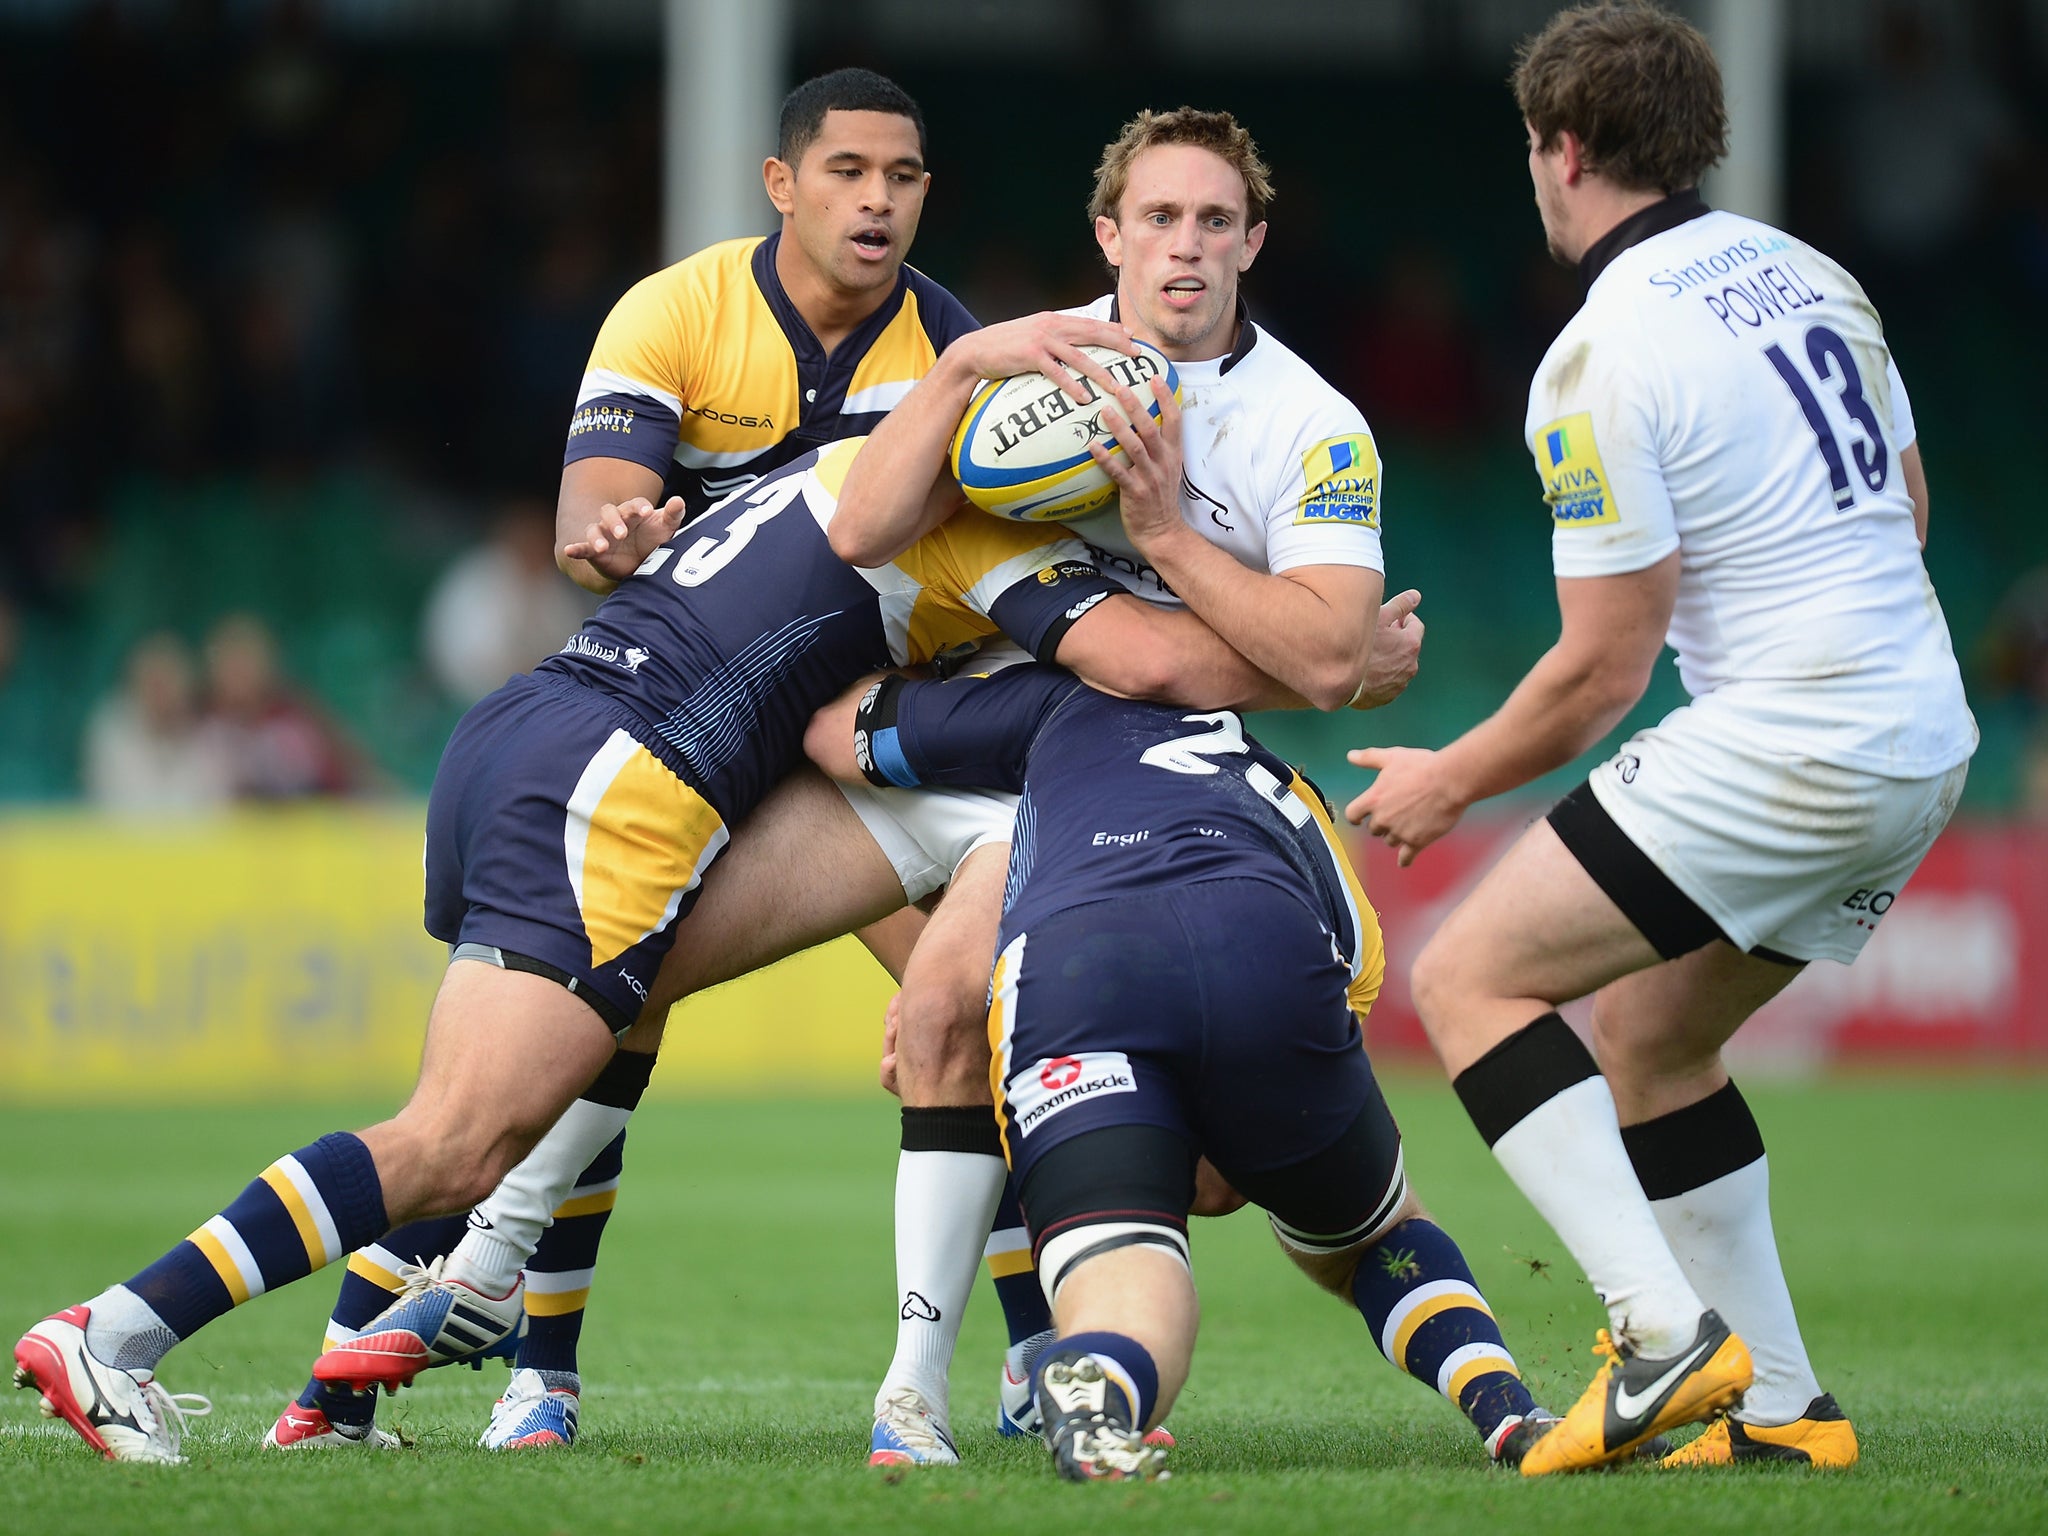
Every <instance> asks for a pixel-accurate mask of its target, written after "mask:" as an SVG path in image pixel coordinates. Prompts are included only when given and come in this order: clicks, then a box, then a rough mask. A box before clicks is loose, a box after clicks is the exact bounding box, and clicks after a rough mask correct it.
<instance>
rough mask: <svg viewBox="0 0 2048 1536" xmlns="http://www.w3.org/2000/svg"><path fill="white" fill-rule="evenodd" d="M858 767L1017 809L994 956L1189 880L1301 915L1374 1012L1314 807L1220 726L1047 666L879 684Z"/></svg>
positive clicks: (1369, 941)
mask: <svg viewBox="0 0 2048 1536" xmlns="http://www.w3.org/2000/svg"><path fill="white" fill-rule="evenodd" d="M857 730H858V733H859V734H858V735H857V737H856V743H857V752H856V755H857V757H858V758H859V761H860V763H861V767H862V771H863V772H865V773H866V775H867V777H868V779H869V780H870V781H871V782H872V783H875V784H878V785H883V786H885V787H886V786H891V785H893V786H897V787H900V788H914V787H917V786H919V785H932V784H952V785H962V786H971V787H975V788H982V789H1007V790H1010V791H1012V792H1017V793H1021V794H1022V796H1023V799H1022V801H1021V802H1020V803H1019V805H1018V807H1017V831H1016V837H1015V839H1014V841H1013V843H1012V845H1011V851H1010V878H1009V888H1008V890H1007V891H1006V892H1005V893H1004V900H1003V927H1002V937H1001V938H1000V939H999V940H998V942H997V947H998V948H999V949H1000V948H1001V947H1002V945H1005V944H1007V943H1009V941H1010V940H1011V939H1013V938H1015V937H1016V936H1017V934H1019V933H1024V932H1029V931H1030V929H1031V926H1032V925H1033V924H1034V923H1036V922H1038V921H1040V920H1042V919H1043V918H1046V917H1049V916H1051V915H1052V914H1053V913H1055V912H1062V911H1065V910H1067V909H1068V908H1070V907H1077V906H1082V905H1085V904H1087V903H1089V902H1095V901H1103V900H1107V899H1109V898H1112V897H1116V896H1129V895H1138V894H1141V893H1143V892H1146V891H1156V890H1160V889H1162V888H1165V887H1170V886H1180V885H1186V884H1189V883H1191V882H1193V881H1197V880H1222V879H1240V880H1262V881H1265V882H1266V883H1267V884H1269V885H1277V886H1279V887H1281V888H1282V889H1284V890H1286V891H1289V892H1290V893H1292V894H1293V895H1295V896H1296V897H1298V898H1300V899H1301V900H1302V901H1303V902H1305V903H1306V904H1307V906H1308V909H1309V910H1310V911H1311V912H1313V913H1315V914H1316V915H1317V916H1318V917H1319V918H1320V919H1321V920H1322V923H1323V926H1324V927H1325V928H1327V929H1328V930H1329V932H1330V935H1331V939H1332V942H1333V944H1334V945H1335V947H1336V951H1337V954H1338V957H1339V959H1341V960H1342V961H1344V962H1345V963H1346V964H1347V965H1349V967H1350V970H1351V1006H1352V1007H1353V1009H1355V1010H1356V1011H1357V1012H1359V1013H1361V1014H1363V1013H1364V1012H1365V1011H1366V1010H1367V1009H1369V1008H1370V1007H1371V1006H1372V1003H1373V999H1374V998H1376V997H1377V996H1378V995H1379V989H1380V983H1381V981H1382V979H1383V978H1384V977H1385V974H1386V965H1387V962H1386V949H1385V946H1384V944H1383V942H1382V939H1381V935H1380V921H1379V915H1378V914H1377V913H1376V912H1374V911H1373V909H1372V903H1371V902H1369V901H1367V900H1366V897H1365V891H1364V889H1363V888H1362V887H1361V886H1360V885H1359V883H1358V876H1357V875H1356V873H1355V872H1354V871H1353V870H1352V868H1351V862H1350V860H1349V859H1348V858H1347V857H1346V856H1345V853H1344V850H1343V845H1342V844H1341V843H1340V842H1339V840H1338V837H1337V832H1336V828H1335V827H1334V826H1333V825H1332V824H1331V821H1330V814H1329V811H1328V810H1327V809H1326V808H1325V807H1324V805H1323V799H1322V796H1321V795H1320V794H1319V793H1317V791H1316V789H1315V786H1314V785H1312V784H1310V783H1309V782H1308V781H1307V780H1306V779H1304V778H1303V777H1302V776H1301V775H1300V774H1299V773H1297V772H1296V771H1295V770H1294V769H1293V768H1291V767H1290V766H1288V764H1286V763H1285V762H1283V761H1282V760H1281V759H1280V758H1278V757H1275V756H1274V755H1273V754H1272V753H1271V752H1269V751H1267V750H1266V749H1265V748H1264V747H1262V746H1260V745H1259V744H1258V742H1256V741H1255V740H1253V739H1252V738H1251V737H1249V736H1247V735H1245V733H1244V722H1243V721H1242V720H1240V719H1239V718H1238V716H1237V715H1235V714H1233V713H1232V712H1231V711H1229V710H1218V711H1216V712H1214V713H1210V714H1194V713H1189V712H1186V711H1183V710H1179V709H1170V708H1168V707H1166V706H1165V705H1162V704H1150V703H1146V702H1145V701H1144V700H1141V699H1119V698H1116V697H1114V696H1112V695H1110V694H1106V693H1099V692H1097V691H1096V690H1095V689H1093V688H1090V687H1089V686H1088V685H1087V684H1086V683H1083V682H1082V681H1080V679H1078V678H1076V677H1075V676H1074V675H1073V674H1072V673H1069V672H1066V671H1063V670H1061V669H1059V668H1057V667H1044V666H1016V667H1006V668H1004V669H1003V670H1001V671H999V672H996V673H993V674H991V675H987V676H968V677H955V678H950V679H948V680H946V681H945V682H915V683H913V682H907V681H906V680H904V679H903V678H900V677H892V678H889V679H886V680H885V681H884V682H883V684H882V686H881V687H880V688H878V689H877V690H875V692H874V693H873V694H871V695H870V696H869V697H868V698H867V699H866V700H864V701H863V702H862V705H861V710H860V715H859V723H858V726H857Z"/></svg>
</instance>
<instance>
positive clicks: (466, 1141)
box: [379, 1104, 547, 1215]
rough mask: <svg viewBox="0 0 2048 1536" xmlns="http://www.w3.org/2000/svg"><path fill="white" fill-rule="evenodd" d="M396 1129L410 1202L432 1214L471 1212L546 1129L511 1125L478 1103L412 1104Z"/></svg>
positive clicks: (395, 1144)
mask: <svg viewBox="0 0 2048 1536" xmlns="http://www.w3.org/2000/svg"><path fill="white" fill-rule="evenodd" d="M392 1129H393V1130H394V1131H395V1132H397V1133H398V1134H397V1137H396V1138H395V1139H394V1140H393V1142H392V1143H391V1145H392V1146H393V1148H394V1156H395V1158H396V1159H397V1160H399V1161H401V1162H402V1163H403V1170H402V1175H401V1178H402V1182H403V1185H404V1187H405V1189H406V1190H407V1194H408V1198H407V1200H406V1204H407V1205H408V1206H410V1207H411V1208H413V1209H414V1210H415V1212H416V1213H417V1214H421V1215H429V1214H439V1213H445V1212H449V1211H460V1210H466V1209H467V1208H469V1207H470V1206H473V1205H476V1204H477V1203H479V1202H480V1201H482V1200H483V1199H485V1198H486V1197H487V1196H488V1195H489V1194H490V1193H491V1191H493V1190H494V1189H496V1188H497V1187H498V1184H499V1181H500V1180H502V1179H503V1178H504V1177H505V1175H506V1174H508V1173H510V1172H511V1171H512V1169H513V1168H514V1167H516V1166H517V1165H518V1163H519V1160H520V1159H521V1158H523V1157H525V1156H526V1154H527V1153H528V1152H530V1151H532V1150H533V1148H534V1145H535V1144H536V1143H537V1142H538V1141H539V1140H540V1138H541V1136H542V1135H543V1134H544V1133H545V1131H546V1129H547V1127H546V1126H515V1125H507V1124H505V1123H504V1122H503V1121H502V1120H501V1119H499V1118H497V1117H495V1116H492V1115H490V1114H488V1113H480V1112H478V1111H477V1110H476V1107H475V1106H454V1105H447V1104H444V1105H440V1106H436V1107H434V1108H426V1107H416V1106H414V1105H410V1104H409V1105H407V1106H406V1107H405V1109H403V1110H401V1111H400V1112H399V1115H398V1118H397V1119H396V1120H395V1121H393V1122H392ZM383 1172H384V1170H383V1169H382V1167H381V1166H380V1168H379V1173H380V1174H382V1173H383ZM388 1203H389V1202H388V1201H387V1204H388Z"/></svg>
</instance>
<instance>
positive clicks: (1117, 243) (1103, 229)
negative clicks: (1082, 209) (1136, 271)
mask: <svg viewBox="0 0 2048 1536" xmlns="http://www.w3.org/2000/svg"><path fill="white" fill-rule="evenodd" d="M1095 243H1096V244H1097V245H1099V246H1101V247H1102V259H1103V260H1104V261H1106V262H1108V263H1109V264H1110V265H1111V266H1112V267H1121V266H1122V265H1123V264H1124V237H1123V233H1122V231H1120V230H1119V229H1118V228H1117V227H1116V220H1115V219H1112V218H1111V217H1110V216H1109V215H1108V214H1106V213H1103V214H1097V215H1096V218H1095Z"/></svg>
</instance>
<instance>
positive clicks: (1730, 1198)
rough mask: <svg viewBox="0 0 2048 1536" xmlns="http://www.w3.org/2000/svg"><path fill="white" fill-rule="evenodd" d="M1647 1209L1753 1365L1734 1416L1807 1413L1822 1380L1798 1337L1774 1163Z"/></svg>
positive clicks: (1779, 1418)
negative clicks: (1776, 1222) (1779, 1232)
mask: <svg viewBox="0 0 2048 1536" xmlns="http://www.w3.org/2000/svg"><path fill="white" fill-rule="evenodd" d="M1650 1208H1651V1209H1652V1210H1653V1211H1655V1212H1656V1213H1657V1225H1658V1226H1659V1227H1661V1228H1663V1230H1664V1236H1665V1238H1666V1240H1667V1241H1668V1242H1669V1243H1670V1245H1671V1251H1672V1252H1673V1253H1674V1254H1676V1255H1677V1256H1678V1261H1679V1263H1680V1264H1682V1265H1684V1266H1685V1272H1686V1275H1687V1276H1688V1278H1690V1279H1691V1281H1692V1283H1693V1285H1694V1287H1695V1288H1696V1289H1697V1290H1698V1291H1699V1293H1700V1295H1701V1296H1703V1297H1705V1298H1706V1300H1707V1304H1708V1305H1709V1306H1711V1307H1712V1308H1713V1309H1714V1310H1715V1311H1717V1312H1719V1313H1720V1314H1721V1319H1722V1321H1723V1322H1725V1323H1727V1325H1728V1326H1729V1327H1730V1328H1733V1329H1734V1330H1735V1331H1736V1333H1738V1334H1739V1335H1741V1338H1742V1342H1743V1343H1745V1344H1747V1345H1748V1346H1749V1354H1750V1358H1751V1360H1753V1361H1754V1362H1755V1363H1756V1380H1755V1382H1754V1383H1753V1384H1752V1385H1751V1386H1750V1389H1749V1391H1748V1392H1746V1393H1744V1394H1743V1398H1742V1406H1741V1407H1740V1408H1738V1409H1736V1410H1735V1415H1734V1416H1735V1417H1736V1418H1738V1419H1740V1420H1742V1421H1743V1422H1744V1423H1745V1424H1789V1423H1791V1422H1792V1421H1793V1420H1794V1419H1797V1418H1800V1417H1802V1416H1804V1414H1805V1413H1806V1408H1807V1405H1808V1404H1809V1403H1811V1402H1812V1401H1813V1400H1814V1399H1815V1398H1816V1397H1818V1396H1820V1381H1819V1379H1818V1378H1816V1377H1815V1375H1814V1374H1813V1362H1812V1361H1810V1360H1808V1359H1807V1358H1806V1342H1805V1340H1803V1339H1801V1338H1800V1337H1799V1319H1798V1318H1796V1317H1795V1316H1793V1314H1792V1292H1791V1290H1790V1289H1789V1288H1788V1287H1787V1286H1786V1284H1785V1269H1784V1265H1783V1264H1782V1263H1780V1262H1779V1259H1778V1240H1777V1236H1776V1234H1775V1233H1774V1232H1773V1231H1772V1230H1771V1170H1770V1161H1769V1159H1768V1158H1762V1157H1760V1158H1758V1159H1757V1160H1756V1161H1755V1162H1753V1163H1751V1164H1750V1165H1749V1166H1748V1167H1746V1168H1738V1169H1737V1170H1736V1171H1735V1172H1733V1173H1731V1174H1728V1175H1726V1176H1725V1177H1722V1178H1718V1179H1715V1180H1714V1181H1713V1182H1712V1183H1710V1184H1702V1185H1701V1186H1700V1187H1699V1188H1698V1189H1693V1190H1688V1191H1687V1192H1686V1193H1684V1194H1683V1195H1678V1196H1675V1197H1673V1198H1672V1199H1669V1200H1656V1201H1653V1202H1651V1206H1650Z"/></svg>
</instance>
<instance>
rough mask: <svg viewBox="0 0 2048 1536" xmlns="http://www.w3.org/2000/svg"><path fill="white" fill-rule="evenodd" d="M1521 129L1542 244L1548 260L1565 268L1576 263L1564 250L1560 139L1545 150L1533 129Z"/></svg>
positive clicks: (1561, 141) (1527, 125) (1565, 241)
mask: <svg viewBox="0 0 2048 1536" xmlns="http://www.w3.org/2000/svg"><path fill="white" fill-rule="evenodd" d="M1522 126H1523V127H1524V128H1526V129H1528V132H1529V182H1530V184H1531V185H1532V186H1534V187H1535V189H1536V212H1537V213H1538V214H1539V215H1541V216H1542V219H1543V240H1544V243H1545V244H1546V245H1548V246H1549V247H1550V254H1551V256H1552V257H1554V258H1555V259H1556V260H1558V261H1561V262H1563V263H1564V264H1565V265H1566V266H1568V267H1569V266H1571V265H1573V264H1574V263H1575V262H1577V261H1578V259H1579V253H1577V252H1574V251H1571V250H1570V249H1569V248H1568V242H1567V239H1566V235H1565V228H1566V219H1565V209H1564V181H1563V176H1564V170H1563V160H1564V138H1563V136H1562V135H1559V137H1558V141H1557V143H1555V144H1553V145H1551V146H1550V148H1548V149H1545V148H1544V147H1543V145H1542V141H1541V140H1540V139H1538V137H1537V135H1536V130H1535V128H1534V127H1533V126H1531V125H1530V124H1528V123H1524V124H1523V125H1522Z"/></svg>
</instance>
